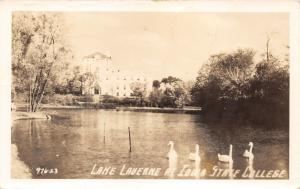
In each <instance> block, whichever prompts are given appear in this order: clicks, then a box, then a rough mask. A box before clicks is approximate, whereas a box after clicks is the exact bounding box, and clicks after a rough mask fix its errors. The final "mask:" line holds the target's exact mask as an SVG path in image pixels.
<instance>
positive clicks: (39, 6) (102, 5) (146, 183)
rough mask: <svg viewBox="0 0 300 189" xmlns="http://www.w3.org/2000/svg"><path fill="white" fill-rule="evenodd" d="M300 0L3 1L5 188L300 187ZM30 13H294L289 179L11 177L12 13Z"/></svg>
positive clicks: (0, 172) (0, 170) (0, 169)
mask: <svg viewBox="0 0 300 189" xmlns="http://www.w3.org/2000/svg"><path fill="white" fill-rule="evenodd" d="M299 5H300V2H299V1H296V0H295V1H264V2H261V1H248V2H246V1H210V2H209V1H185V2H183V1H176V2H174V1H172V2H170V1H166V2H162V1H158V2H154V1H112V2H108V1H98V2H97V1H85V2H83V1H52V2H51V1H43V2H40V1H27V2H19V1H4V2H0V34H1V35H0V66H1V69H0V91H1V93H0V105H1V106H0V112H1V114H0V121H1V125H0V141H1V142H0V144H1V146H0V150H1V151H0V155H1V156H0V160H1V161H0V188H5V189H6V188H9V189H10V188H30V189H33V188H41V187H42V188H59V187H61V188H69V187H72V188H132V187H134V188H156V187H159V188H162V187H168V188H169V187H170V188H174V189H175V188H187V187H202V188H208V187H209V188H220V187H225V188H241V187H243V188H254V187H255V188H295V189H296V188H297V187H298V188H300V148H299V146H297V144H298V143H299V141H300V140H299V139H298V138H297V137H299V133H300V132H299V131H300V129H299V126H300V119H299V118H298V115H297V113H298V112H297V108H298V107H300V101H299V100H298V99H297V97H300V85H299V83H300V56H299V52H300V51H299V49H300V38H299V36H300V35H299V34H300V32H299V31H300V30H299V29H300V19H299V18H300V6H299ZM17 10H28V11H103V12H105V11H106V12H111V11H114V12H117V11H118V12H122V11H130V12H132V11H136V12H289V13H290V36H289V39H290V169H289V177H290V179H289V180H282V181H279V180H264V181H262V180H157V179H155V180H152V179H151V180H150V179H147V180H143V179H138V180H135V179H131V180H123V179H122V180H117V179H97V180H96V179H73V180H69V179H57V180H52V179H45V180H19V179H10V144H11V142H10V136H11V135H10V131H11V129H10V128H11V127H10V125H11V121H10V83H11V69H10V68H11V57H10V54H11V48H10V47H11V41H10V39H11V13H12V11H17Z"/></svg>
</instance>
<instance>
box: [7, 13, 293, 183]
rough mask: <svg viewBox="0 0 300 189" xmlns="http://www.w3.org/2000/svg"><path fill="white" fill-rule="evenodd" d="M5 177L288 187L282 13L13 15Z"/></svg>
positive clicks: (284, 15)
mask: <svg viewBox="0 0 300 189" xmlns="http://www.w3.org/2000/svg"><path fill="white" fill-rule="evenodd" d="M11 19H12V21H11V27H12V29H11V74H12V83H11V119H12V122H11V123H12V126H11V177H12V178H15V179H289V94H290V93H289V86H290V84H289V77H290V74H289V14H288V13H283V12H271V13H270V12H228V13H226V12H215V13H214V12H91V11H83V12H76V11H73V12H72V11H71V12H70V11H68V12H67V11H51V12H47V11H14V12H12V15H11Z"/></svg>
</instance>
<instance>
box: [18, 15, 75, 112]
mask: <svg viewBox="0 0 300 189" xmlns="http://www.w3.org/2000/svg"><path fill="white" fill-rule="evenodd" d="M63 33H64V32H63V27H62V20H61V16H60V15H59V14H57V13H27V12H20V13H14V14H13V21H12V72H13V88H15V91H16V92H17V93H18V92H19V93H27V94H28V98H29V111H32V112H35V111H37V108H38V105H39V104H40V102H41V101H42V99H43V96H44V94H45V91H46V88H47V87H49V86H50V84H51V83H53V82H54V81H55V79H56V77H57V76H58V75H59V73H58V71H59V70H60V68H61V67H62V66H64V65H66V64H65V62H66V61H67V55H68V54H69V51H68V50H67V49H66V45H65V43H64V39H63Z"/></svg>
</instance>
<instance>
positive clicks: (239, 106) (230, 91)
mask: <svg viewBox="0 0 300 189" xmlns="http://www.w3.org/2000/svg"><path fill="white" fill-rule="evenodd" d="M253 58H254V52H253V51H251V50H247V49H246V50H245V49H244V50H242V49H239V50H237V51H235V52H232V53H230V54H218V55H213V56H211V58H210V59H209V61H208V62H207V63H206V64H205V65H204V66H203V67H202V69H201V70H200V71H199V74H198V77H197V79H196V83H195V85H194V86H193V88H192V90H191V95H192V101H193V103H195V104H196V105H199V106H201V107H203V110H204V111H203V113H204V114H205V115H206V117H207V118H211V119H214V120H216V121H219V120H230V121H232V120H236V121H241V120H243V121H248V122H251V123H256V124H270V125H271V124H276V125H288V115H289V73H288V66H287V65H286V64H284V62H281V61H280V60H279V59H277V58H275V57H273V56H272V55H271V54H269V55H268V58H263V59H262V60H261V61H260V62H259V63H257V64H255V63H254V61H253Z"/></svg>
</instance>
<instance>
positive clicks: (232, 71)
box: [191, 49, 254, 106]
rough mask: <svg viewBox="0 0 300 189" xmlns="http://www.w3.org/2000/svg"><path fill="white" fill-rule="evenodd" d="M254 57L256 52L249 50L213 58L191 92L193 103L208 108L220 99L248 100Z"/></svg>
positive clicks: (203, 69) (200, 74)
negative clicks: (246, 88) (247, 88)
mask: <svg viewBox="0 0 300 189" xmlns="http://www.w3.org/2000/svg"><path fill="white" fill-rule="evenodd" d="M253 57H254V52H253V51H251V50H248V49H246V50H243V49H239V50H237V51H235V52H233V53H230V54H217V55H213V56H211V57H210V59H209V61H208V63H207V64H205V65H204V66H203V68H202V69H201V70H200V72H199V74H198V77H197V78H196V82H195V85H194V87H193V88H192V90H191V91H192V99H193V101H194V102H195V103H196V104H198V105H202V106H208V105H211V104H210V102H212V103H214V102H216V101H218V100H220V99H232V100H238V99H240V98H246V94H245V87H247V85H248V83H249V79H250V78H251V74H252V73H253V65H254V62H253Z"/></svg>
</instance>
